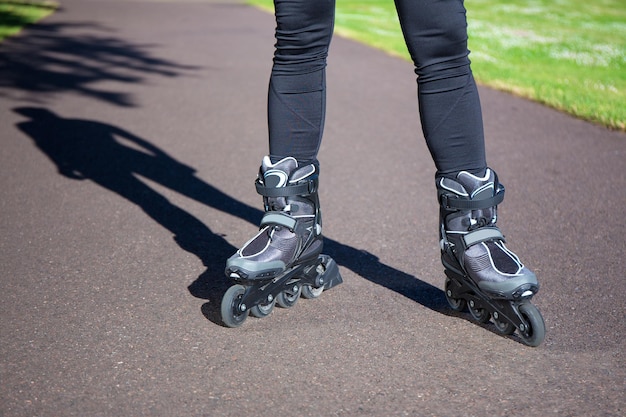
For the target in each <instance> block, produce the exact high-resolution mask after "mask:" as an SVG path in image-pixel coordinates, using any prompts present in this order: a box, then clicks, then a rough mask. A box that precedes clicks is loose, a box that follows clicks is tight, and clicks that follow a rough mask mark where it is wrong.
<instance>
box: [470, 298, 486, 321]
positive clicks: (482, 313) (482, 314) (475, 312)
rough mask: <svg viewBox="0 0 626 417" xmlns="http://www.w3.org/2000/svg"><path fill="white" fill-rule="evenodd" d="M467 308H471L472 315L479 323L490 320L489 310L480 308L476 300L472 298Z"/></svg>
mask: <svg viewBox="0 0 626 417" xmlns="http://www.w3.org/2000/svg"><path fill="white" fill-rule="evenodd" d="M467 309H468V310H469V312H470V314H471V315H472V317H473V318H474V320H476V321H477V322H479V323H483V324H484V323H487V322H488V321H489V317H490V315H489V311H487V310H485V309H484V308H480V307H478V306H477V305H476V304H475V303H474V300H471V301H470V302H469V303H468V305H467Z"/></svg>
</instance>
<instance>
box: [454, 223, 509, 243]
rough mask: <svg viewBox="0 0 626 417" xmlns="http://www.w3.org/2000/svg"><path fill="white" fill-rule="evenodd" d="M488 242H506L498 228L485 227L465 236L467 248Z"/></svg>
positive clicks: (464, 240)
mask: <svg viewBox="0 0 626 417" xmlns="http://www.w3.org/2000/svg"><path fill="white" fill-rule="evenodd" d="M488 240H504V236H503V235H502V232H500V229H498V228H497V227H483V228H480V229H478V230H474V231H472V232H469V233H468V234H466V235H463V242H464V243H465V247H466V248H469V247H470V246H472V245H475V244H477V243H481V242H486V241H488Z"/></svg>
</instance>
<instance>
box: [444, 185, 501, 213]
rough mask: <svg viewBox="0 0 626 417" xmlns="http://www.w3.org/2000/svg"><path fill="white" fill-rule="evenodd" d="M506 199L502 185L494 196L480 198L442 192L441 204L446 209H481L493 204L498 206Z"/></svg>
mask: <svg viewBox="0 0 626 417" xmlns="http://www.w3.org/2000/svg"><path fill="white" fill-rule="evenodd" d="M503 200H504V187H502V186H501V187H500V189H499V190H498V192H497V193H496V194H495V195H494V196H493V197H489V198H485V199H480V200H468V199H465V198H459V197H458V196H456V195H454V194H441V196H440V197H439V204H441V207H443V208H444V209H456V210H480V209H486V208H490V207H493V206H497V205H498V204H500V203H502V201H503Z"/></svg>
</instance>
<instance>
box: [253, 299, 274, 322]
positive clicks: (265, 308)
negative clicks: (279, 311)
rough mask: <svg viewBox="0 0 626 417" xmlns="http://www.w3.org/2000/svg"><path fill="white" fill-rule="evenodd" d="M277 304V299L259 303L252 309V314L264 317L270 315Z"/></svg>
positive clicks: (260, 317)
mask: <svg viewBox="0 0 626 417" xmlns="http://www.w3.org/2000/svg"><path fill="white" fill-rule="evenodd" d="M275 304H276V299H274V300H272V301H271V302H269V303H267V304H258V305H255V306H254V307H252V308H251V309H250V314H252V316H254V317H257V318H259V319H262V318H263V317H267V316H269V315H270V313H271V312H272V310H274V305H275Z"/></svg>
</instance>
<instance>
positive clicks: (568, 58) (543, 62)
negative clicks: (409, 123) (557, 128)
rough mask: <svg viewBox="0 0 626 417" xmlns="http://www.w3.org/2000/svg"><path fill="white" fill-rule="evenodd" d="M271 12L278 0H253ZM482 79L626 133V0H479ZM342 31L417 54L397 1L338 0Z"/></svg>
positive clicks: (471, 18) (474, 16) (473, 7)
mask: <svg viewBox="0 0 626 417" xmlns="http://www.w3.org/2000/svg"><path fill="white" fill-rule="evenodd" d="M251 2H252V3H253V4H256V5H258V6H261V7H263V8H265V9H268V10H271V8H272V2H271V0H251ZM465 7H466V8H467V9H468V12H467V16H468V24H469V26H468V33H469V37H470V40H469V48H470V50H471V51H472V54H471V55H470V57H471V59H472V68H473V70H474V74H475V77H476V79H477V80H478V81H479V82H480V83H481V84H484V85H488V86H491V87H494V88H497V89H500V90H504V91H508V92H511V93H514V94H516V95H519V96H522V97H526V98H530V99H533V100H536V101H538V102H541V103H545V104H547V105H549V106H552V107H554V108H557V109H559V110H563V111H565V112H568V113H570V114H573V115H575V116H577V117H580V118H583V119H586V120H590V121H593V122H596V123H599V124H602V125H605V126H608V127H610V128H613V129H618V130H626V0H595V1H593V2H589V1H582V0H568V1H565V0H526V1H523V0H510V1H503V0H471V1H467V2H465ZM336 33H338V34H340V35H343V36H346V37H349V38H352V39H355V40H358V41H361V42H364V43H366V44H369V45H372V46H374V47H377V48H380V49H382V50H385V51H387V52H389V53H391V54H394V55H398V56H401V57H403V58H405V59H407V60H408V59H409V56H408V53H407V52H406V47H405V44H404V41H403V39H402V34H401V33H400V26H399V23H398V18H397V15H396V12H395V7H394V4H393V1H392V0H337V16H336Z"/></svg>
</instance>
